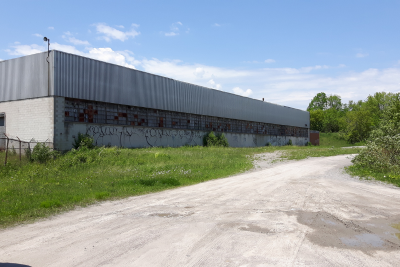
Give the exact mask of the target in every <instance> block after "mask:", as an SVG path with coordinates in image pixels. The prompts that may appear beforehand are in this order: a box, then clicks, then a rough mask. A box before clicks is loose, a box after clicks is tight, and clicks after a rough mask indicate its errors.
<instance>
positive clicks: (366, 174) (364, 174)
mask: <svg viewBox="0 0 400 267" xmlns="http://www.w3.org/2000/svg"><path fill="white" fill-rule="evenodd" d="M346 171H347V173H349V174H350V175H352V176H358V177H360V178H361V179H366V180H371V179H375V180H378V181H382V182H386V183H390V184H393V185H395V186H398V187H400V175H395V174H392V173H387V172H377V171H375V170H372V169H368V168H362V167H358V166H355V165H351V166H349V167H346Z"/></svg>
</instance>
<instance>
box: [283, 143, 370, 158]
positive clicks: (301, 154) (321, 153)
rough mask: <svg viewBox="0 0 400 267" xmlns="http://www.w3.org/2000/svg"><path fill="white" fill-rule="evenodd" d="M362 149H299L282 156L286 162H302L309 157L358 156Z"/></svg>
mask: <svg viewBox="0 0 400 267" xmlns="http://www.w3.org/2000/svg"><path fill="white" fill-rule="evenodd" d="M361 149H362V148H341V147H319V146H317V147H312V148H309V147H297V148H296V149H290V150H288V151H285V152H284V153H283V155H282V156H281V158H282V159H286V160H300V159H306V158H309V157H331V156H337V155H346V154H357V153H359V152H360V150H361Z"/></svg>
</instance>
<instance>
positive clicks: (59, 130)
mask: <svg viewBox="0 0 400 267" xmlns="http://www.w3.org/2000/svg"><path fill="white" fill-rule="evenodd" d="M64 119H65V98H64V97H54V148H55V149H57V150H62V151H64V150H68V149H70V148H71V144H68V143H67V139H68V136H67V137H66V138H65V135H66V134H67V135H68V133H65V131H64Z"/></svg>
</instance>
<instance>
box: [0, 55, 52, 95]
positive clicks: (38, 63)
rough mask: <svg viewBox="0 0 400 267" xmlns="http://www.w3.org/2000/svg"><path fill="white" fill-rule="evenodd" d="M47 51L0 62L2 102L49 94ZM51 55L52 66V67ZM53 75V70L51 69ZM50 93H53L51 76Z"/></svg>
mask: <svg viewBox="0 0 400 267" xmlns="http://www.w3.org/2000/svg"><path fill="white" fill-rule="evenodd" d="M46 57H47V52H46V53H39V54H35V55H31V56H26V57H20V58H15V59H10V60H5V61H1V62H0V102H3V101H11V100H20V99H27V98H36V97H43V96H47V95H48V89H47V88H48V86H47V85H48V79H47V77H48V64H47V61H46ZM52 60H53V59H52V56H50V58H49V61H50V63H51V64H50V68H52ZM50 76H52V71H50ZM50 79H51V80H50V87H51V88H50V94H53V88H52V77H50Z"/></svg>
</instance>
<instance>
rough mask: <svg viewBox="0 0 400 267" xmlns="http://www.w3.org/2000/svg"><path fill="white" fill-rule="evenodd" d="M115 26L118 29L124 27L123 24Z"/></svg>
mask: <svg viewBox="0 0 400 267" xmlns="http://www.w3.org/2000/svg"><path fill="white" fill-rule="evenodd" d="M115 27H117V28H120V29H125V27H124V25H115Z"/></svg>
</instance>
